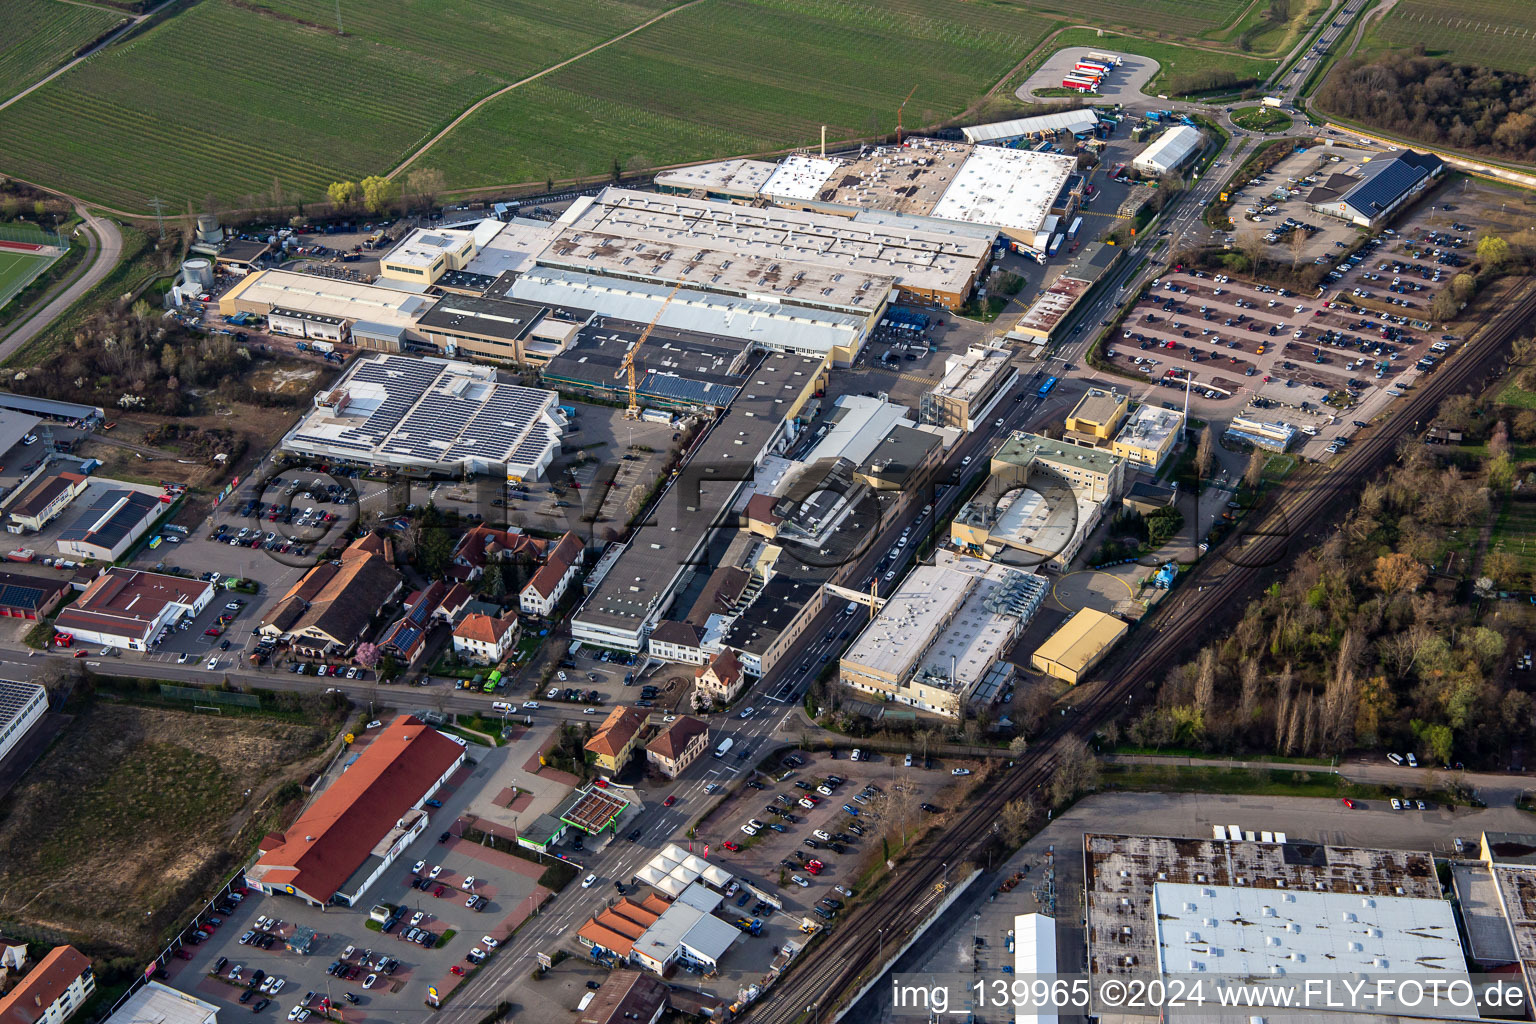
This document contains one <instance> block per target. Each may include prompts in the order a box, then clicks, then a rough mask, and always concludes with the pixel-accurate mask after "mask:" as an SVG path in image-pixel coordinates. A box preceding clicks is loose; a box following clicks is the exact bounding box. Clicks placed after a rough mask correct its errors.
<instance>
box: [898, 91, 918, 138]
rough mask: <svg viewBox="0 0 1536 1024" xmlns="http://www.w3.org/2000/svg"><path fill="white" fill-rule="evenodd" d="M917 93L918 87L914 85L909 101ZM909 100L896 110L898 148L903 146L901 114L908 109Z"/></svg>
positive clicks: (904, 101)
mask: <svg viewBox="0 0 1536 1024" xmlns="http://www.w3.org/2000/svg"><path fill="white" fill-rule="evenodd" d="M916 92H917V86H915V85H914V86H913V87H912V92H909V93H907V100H910V99H911V98H912V96H913V94H914V93H916ZM907 100H902V101H901V106H899V107H897V108H896V145H898V146H899V145H901V112H902V111H903V110H906V109H907Z"/></svg>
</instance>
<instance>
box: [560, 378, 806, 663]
mask: <svg viewBox="0 0 1536 1024" xmlns="http://www.w3.org/2000/svg"><path fill="white" fill-rule="evenodd" d="M747 376H748V382H747V384H746V385H745V386H744V387H743V388H742V389H741V391H740V392H739V393H738V394H737V396H736V399H735V401H733V402H732V403H731V406H730V408H729V409H727V410H726V412H725V413H723V414H722V416H721V418H720V419H718V420H716V421H715V422H714V423H713V424H712V425H711V426H710V428H709V429H708V430H707V431H706V433H705V434H704V436H703V437H702V438H701V439H700V440H699V441H698V442H696V443H695V445H694V449H693V454H692V455H691V456H690V457H689V460H688V462H687V463H685V464H684V465H683V467H682V468H681V470H680V472H679V474H678V476H677V477H676V478H675V479H674V480H673V481H672V483H671V485H670V486H672V487H681V488H686V490H685V491H682V492H679V495H672V496H668V497H666V498H664V499H663V500H661V501H659V502H657V503H656V505H655V507H654V510H653V512H652V515H651V517H650V518H649V519H648V520H647V521H646V522H645V523H644V524H642V525H641V526H640V528H639V529H638V530H636V531H635V533H634V534H633V535H632V536H631V537H630V539H629V540H628V541H626V542H625V543H624V544H622V545H613V546H610V548H609V550H608V551H607V552H605V553H604V555H603V558H602V559H601V560H600V561H599V563H598V565H597V566H596V567H594V569H593V571H592V573H591V574H590V575H589V577H588V580H587V585H588V587H589V588H590V590H589V593H588V594H587V597H586V600H584V601H583V602H582V604H581V606H580V607H579V608H578V609H577V610H576V613H575V615H574V616H573V617H572V620H571V636H572V638H573V639H576V640H581V641H584V642H589V643H595V644H599V645H601V646H605V647H616V648H619V649H621V650H626V651H640V650H643V649H644V648H645V644H646V638H647V637H648V636H649V635H650V632H651V630H652V629H654V628H655V626H656V625H657V623H659V622H660V621H661V619H662V617H663V616H664V615H665V614H666V612H667V609H668V607H669V606H670V605H671V603H672V600H673V598H674V597H675V595H676V593H677V591H678V589H679V587H680V586H681V585H682V583H683V582H684V580H685V579H688V578H691V577H692V574H693V572H694V571H695V570H696V568H697V565H698V560H699V554H700V552H701V551H702V550H703V548H704V545H705V544H706V542H707V541H708V539H709V537H710V536H711V534H712V531H713V530H714V529H715V528H716V524H718V523H719V522H721V521H722V520H721V517H722V516H723V514H724V513H725V511H726V510H727V509H729V508H730V507H731V506H732V504H733V503H734V501H735V500H736V496H737V495H738V494H739V493H740V491H741V488H742V487H743V485H744V484H746V483H747V482H748V481H749V480H750V479H751V477H752V474H753V472H754V471H755V469H756V467H757V466H758V465H759V464H760V463H761V462H762V460H763V458H764V457H765V456H767V455H768V454H769V453H770V452H779V453H782V452H783V451H784V449H785V448H786V447H787V445H788V441H789V435H790V429H789V427H788V424H789V423H790V422H791V421H793V420H794V419H795V418H796V417H798V416H799V415H800V413H801V410H802V409H804V408H805V405H806V403H807V402H808V401H809V400H810V399H811V396H812V394H813V393H814V392H815V391H816V390H817V389H818V388H819V387H820V386H821V384H822V381H823V361H822V360H820V359H816V358H811V357H807V356H801V355H795V354H790V353H784V352H770V353H768V354H767V355H766V356H763V357H762V358H761V361H760V362H759V363H758V365H757V366H756V367H755V368H754V369H753V370H752V371H751V372H750V373H749V374H748V375H747ZM700 467H707V470H706V469H702V468H700ZM722 467H738V468H737V469H736V470H735V471H734V472H729V473H727V472H724V471H723V470H722ZM680 497H682V498H685V499H686V500H679V498H680Z"/></svg>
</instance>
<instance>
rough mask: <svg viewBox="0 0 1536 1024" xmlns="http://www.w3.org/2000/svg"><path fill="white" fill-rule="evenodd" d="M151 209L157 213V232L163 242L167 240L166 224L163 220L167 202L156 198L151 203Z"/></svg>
mask: <svg viewBox="0 0 1536 1024" xmlns="http://www.w3.org/2000/svg"><path fill="white" fill-rule="evenodd" d="M149 208H150V209H151V210H154V211H155V232H156V234H158V235H159V236H160V239H161V240H162V241H164V240H165V223H164V221H163V220H162V217H163V215H164V214H165V200H164V199H161V198H160V197H158V196H156V197H155V198H154V199H151V200H150V201H149Z"/></svg>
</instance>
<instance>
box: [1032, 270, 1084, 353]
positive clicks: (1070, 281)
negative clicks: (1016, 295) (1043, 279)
mask: <svg viewBox="0 0 1536 1024" xmlns="http://www.w3.org/2000/svg"><path fill="white" fill-rule="evenodd" d="M1092 287H1093V282H1092V281H1089V280H1086V279H1084V278H1080V277H1072V276H1070V275H1068V274H1061V275H1060V276H1058V277H1057V278H1056V280H1054V281H1052V282H1051V284H1050V287H1048V288H1046V289H1045V290H1044V291H1043V292H1041V293H1040V294H1039V295H1037V296H1035V301H1034V302H1032V303H1030V305H1029V308H1028V309H1026V310H1025V311H1024V315H1023V316H1021V317H1019V319H1018V322H1017V323H1015V324H1014V325H1013V330H1014V333H1016V334H1019V335H1023V336H1024V337H1029V338H1039V339H1040V340H1041V341H1049V340H1050V338H1051V334H1052V333H1053V332H1054V331H1055V330H1056V328H1058V327H1060V326H1061V323H1062V321H1063V320H1065V319H1066V318H1067V314H1068V313H1071V312H1072V310H1073V309H1074V308H1076V306H1077V302H1078V300H1079V299H1081V298H1082V297H1083V296H1084V295H1086V294H1087V293H1088V289H1090V288H1092Z"/></svg>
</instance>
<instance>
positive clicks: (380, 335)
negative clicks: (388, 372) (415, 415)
mask: <svg viewBox="0 0 1536 1024" xmlns="http://www.w3.org/2000/svg"><path fill="white" fill-rule="evenodd" d="M434 301H435V300H434V299H433V298H432V297H431V296H428V295H425V294H421V293H419V292H414V291H402V290H399V289H396V288H387V287H382V286H379V285H372V284H362V283H360V282H357V281H346V280H340V279H337V278H332V277H320V276H318V275H315V274H300V273H296V272H294V271H289V270H263V271H260V272H258V273H253V274H248V275H247V276H246V277H244V278H242V279H241V280H240V281H239V282H237V283H236V284H235V286H234V287H233V288H231V289H230V290H229V291H227V292H225V293H224V294H223V295H221V296H220V297H219V312H220V314H222V315H224V316H234V315H235V314H237V313H254V314H256V315H257V316H265V317H270V316H271V315H272V314H273V312H274V311H276V314H277V316H278V318H279V320H280V321H282V322H283V324H284V325H285V330H286V332H287V333H290V334H292V333H295V331H297V333H298V335H299V336H301V337H305V336H308V334H307V331H308V326H309V325H310V324H314V325H315V326H316V329H317V330H319V331H321V333H323V334H325V335H327V338H326V340H335V341H351V342H352V343H353V344H355V345H356V346H357V347H358V348H370V349H379V350H381V351H389V352H398V351H400V349H401V346H402V344H403V343H405V342H406V341H420V340H423V339H422V338H421V336H420V334H419V332H417V330H416V321H417V319H418V318H419V317H420V316H421V314H423V313H425V312H426V311H427V310H428V309H429V308H431V306H432V304H433V302H434ZM312 318H313V319H312Z"/></svg>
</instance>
